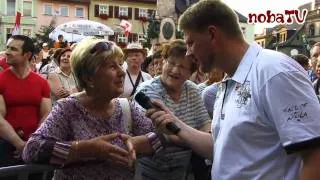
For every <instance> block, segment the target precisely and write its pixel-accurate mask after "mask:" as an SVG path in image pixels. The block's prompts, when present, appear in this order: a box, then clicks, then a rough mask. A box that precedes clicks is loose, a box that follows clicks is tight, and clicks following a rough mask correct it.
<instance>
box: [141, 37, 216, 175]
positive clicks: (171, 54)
mask: <svg viewBox="0 0 320 180" xmlns="http://www.w3.org/2000/svg"><path fill="white" fill-rule="evenodd" d="M186 51H187V49H186V44H185V42H184V41H183V40H175V41H172V42H171V43H169V44H167V45H165V46H164V49H163V51H162V56H163V59H164V65H163V70H162V74H161V75H160V76H157V77H155V78H154V79H152V80H149V81H146V82H144V83H142V84H140V86H139V87H138V90H137V92H140V91H142V92H144V93H145V94H146V95H147V96H149V97H150V98H151V99H153V100H159V101H161V102H163V103H164V104H165V105H166V106H167V107H168V108H169V109H170V110H171V111H172V112H174V114H175V115H176V116H177V117H179V118H181V119H183V120H184V122H185V123H187V124H188V125H189V126H191V127H194V128H196V129H199V130H203V131H207V132H208V131H209V130H210V120H209V115H208V113H207V111H206V109H205V108H204V104H203V101H202V99H201V96H200V93H199V91H198V88H197V86H196V85H195V84H194V83H193V82H191V81H189V80H188V79H189V78H190V76H191V74H192V73H193V72H195V71H196V70H197V65H196V64H195V63H194V62H192V61H190V60H187V59H186V58H185V54H186ZM190 157H191V150H189V149H186V148H185V147H183V146H171V147H167V148H166V149H165V152H164V153H163V154H161V155H159V156H156V157H154V158H149V157H143V158H140V159H139V167H138V171H137V173H138V176H139V179H179V180H182V179H185V178H186V176H187V170H188V166H189V164H190Z"/></svg>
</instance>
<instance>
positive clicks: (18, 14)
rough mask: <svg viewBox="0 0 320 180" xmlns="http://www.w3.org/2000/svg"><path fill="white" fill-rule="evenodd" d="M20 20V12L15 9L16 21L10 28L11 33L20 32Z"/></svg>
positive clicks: (16, 33)
mask: <svg viewBox="0 0 320 180" xmlns="http://www.w3.org/2000/svg"><path fill="white" fill-rule="evenodd" d="M20 21H21V13H20V12H19V11H17V15H16V23H15V25H14V28H13V30H12V35H18V34H20Z"/></svg>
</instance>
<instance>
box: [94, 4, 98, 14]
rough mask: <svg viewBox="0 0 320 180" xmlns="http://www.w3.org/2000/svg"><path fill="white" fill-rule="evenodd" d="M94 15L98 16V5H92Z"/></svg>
mask: <svg viewBox="0 0 320 180" xmlns="http://www.w3.org/2000/svg"><path fill="white" fill-rule="evenodd" d="M94 17H99V5H97V4H96V5H94Z"/></svg>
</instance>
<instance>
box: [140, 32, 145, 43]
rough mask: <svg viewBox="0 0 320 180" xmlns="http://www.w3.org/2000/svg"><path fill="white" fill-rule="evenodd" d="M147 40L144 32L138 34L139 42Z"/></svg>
mask: <svg viewBox="0 0 320 180" xmlns="http://www.w3.org/2000/svg"><path fill="white" fill-rule="evenodd" d="M143 41H146V39H145V38H144V35H143V34H138V42H143Z"/></svg>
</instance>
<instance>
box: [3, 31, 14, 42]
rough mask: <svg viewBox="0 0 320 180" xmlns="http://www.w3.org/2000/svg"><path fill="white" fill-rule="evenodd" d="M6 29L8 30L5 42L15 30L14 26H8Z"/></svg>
mask: <svg viewBox="0 0 320 180" xmlns="http://www.w3.org/2000/svg"><path fill="white" fill-rule="evenodd" d="M6 30H7V33H6V34H7V35H6V39H5V40H6V41H5V42H7V41H8V39H9V38H10V37H11V36H12V31H13V28H6Z"/></svg>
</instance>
